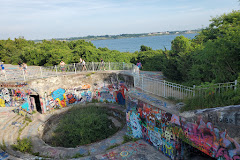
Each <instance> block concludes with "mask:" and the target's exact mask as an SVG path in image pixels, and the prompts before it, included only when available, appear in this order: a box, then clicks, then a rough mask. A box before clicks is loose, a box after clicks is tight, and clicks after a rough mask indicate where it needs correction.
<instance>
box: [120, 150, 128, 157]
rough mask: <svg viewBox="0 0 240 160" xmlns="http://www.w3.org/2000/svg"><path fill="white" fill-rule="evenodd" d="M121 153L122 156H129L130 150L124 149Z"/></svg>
mask: <svg viewBox="0 0 240 160" xmlns="http://www.w3.org/2000/svg"><path fill="white" fill-rule="evenodd" d="M120 155H121V156H122V157H127V156H128V151H122V152H121V153H120Z"/></svg>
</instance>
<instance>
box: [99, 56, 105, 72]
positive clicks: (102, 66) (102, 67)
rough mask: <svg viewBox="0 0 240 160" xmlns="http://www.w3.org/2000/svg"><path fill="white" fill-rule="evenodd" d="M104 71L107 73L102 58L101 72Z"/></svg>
mask: <svg viewBox="0 0 240 160" xmlns="http://www.w3.org/2000/svg"><path fill="white" fill-rule="evenodd" d="M102 69H103V70H104V71H105V66H104V61H103V59H102V58H101V64H100V70H102Z"/></svg>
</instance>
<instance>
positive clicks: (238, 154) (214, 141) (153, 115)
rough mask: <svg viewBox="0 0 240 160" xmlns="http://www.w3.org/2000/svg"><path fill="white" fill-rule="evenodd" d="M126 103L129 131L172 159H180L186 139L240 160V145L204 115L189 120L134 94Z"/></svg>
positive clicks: (217, 154)
mask: <svg viewBox="0 0 240 160" xmlns="http://www.w3.org/2000/svg"><path fill="white" fill-rule="evenodd" d="M126 105H127V111H126V120H127V134H128V135H130V136H133V137H136V138H143V139H145V140H146V141H147V142H148V143H150V144H152V145H153V146H154V147H156V148H157V149H158V150H159V151H161V152H162V153H164V154H165V155H166V156H168V157H169V158H171V159H175V158H176V159H180V156H181V154H182V152H183V151H182V150H181V143H182V142H184V143H187V144H189V145H191V146H193V147H195V148H197V149H198V150H200V151H202V152H204V153H205V154H207V155H209V156H211V157H213V158H217V159H219V160H222V159H226V160H236V159H238V160H240V145H239V144H238V143H237V142H236V141H235V140H234V139H233V138H231V137H229V136H228V134H227V131H220V130H219V129H218V128H215V127H214V125H213V124H212V123H211V122H206V121H204V120H203V118H202V117H201V116H199V117H198V120H197V121H196V122H195V123H192V122H188V121H187V120H186V119H184V118H183V117H179V116H177V115H175V114H171V113H168V112H166V111H163V110H161V109H159V108H156V107H154V106H152V105H149V104H147V103H145V102H143V101H141V100H138V99H136V98H133V97H131V96H128V97H127V102H126Z"/></svg>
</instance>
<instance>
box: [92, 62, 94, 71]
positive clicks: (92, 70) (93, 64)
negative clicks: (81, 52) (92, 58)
mask: <svg viewBox="0 0 240 160" xmlns="http://www.w3.org/2000/svg"><path fill="white" fill-rule="evenodd" d="M92 71H93V72H94V63H93V62H92Z"/></svg>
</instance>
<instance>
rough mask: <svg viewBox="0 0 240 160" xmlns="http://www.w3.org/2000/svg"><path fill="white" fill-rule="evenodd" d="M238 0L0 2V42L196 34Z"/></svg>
mask: <svg viewBox="0 0 240 160" xmlns="http://www.w3.org/2000/svg"><path fill="white" fill-rule="evenodd" d="M239 7H240V2H239V1H238V0H0V39H1V40H3V39H8V38H11V39H14V38H18V37H20V36H21V37H22V36H23V37H24V38H25V39H27V40H37V39H38V40H40V39H52V38H70V37H83V36H88V35H94V36H99V35H118V34H124V33H129V34H134V33H150V32H164V31H182V30H193V29H202V28H205V27H207V26H208V25H209V24H210V21H209V20H210V19H211V18H212V17H216V16H220V15H222V14H224V13H229V12H231V11H232V10H239Z"/></svg>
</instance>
